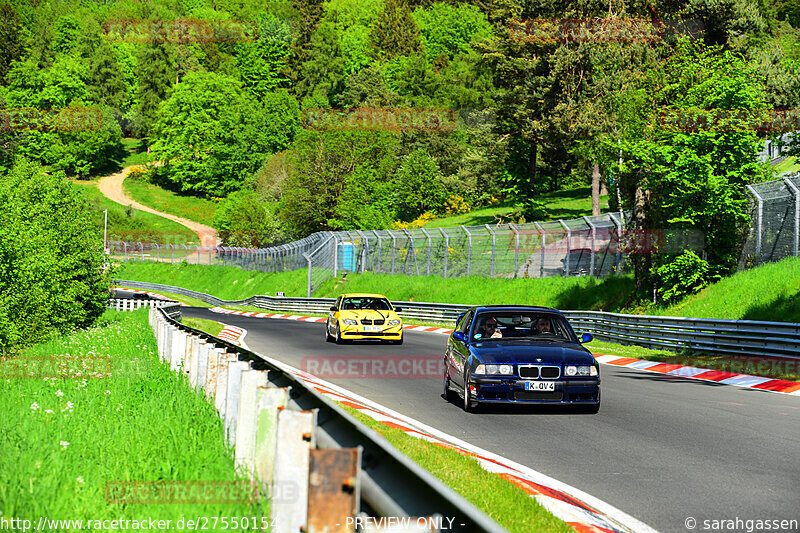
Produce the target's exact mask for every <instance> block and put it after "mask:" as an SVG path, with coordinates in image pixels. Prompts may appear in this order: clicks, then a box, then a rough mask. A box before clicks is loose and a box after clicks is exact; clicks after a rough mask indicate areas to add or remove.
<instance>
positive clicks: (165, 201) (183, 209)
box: [123, 179, 217, 226]
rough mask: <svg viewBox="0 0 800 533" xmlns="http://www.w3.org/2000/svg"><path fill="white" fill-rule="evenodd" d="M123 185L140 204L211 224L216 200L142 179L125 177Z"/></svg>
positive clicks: (129, 194)
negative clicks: (168, 188)
mask: <svg viewBox="0 0 800 533" xmlns="http://www.w3.org/2000/svg"><path fill="white" fill-rule="evenodd" d="M123 187H124V189H125V193H126V194H127V195H128V196H130V197H131V198H133V199H134V200H136V201H137V202H139V203H140V204H142V205H146V206H147V207H150V208H152V209H155V210H156V211H160V212H162V213H169V214H172V215H176V216H179V217H181V218H187V219H189V220H193V221H195V222H199V223H201V224H205V225H206V226H211V221H212V218H213V217H214V211H216V209H217V202H215V201H213V200H206V199H205V198H197V197H196V196H188V195H184V194H179V193H176V192H173V191H169V190H167V189H163V188H161V187H159V186H158V185H153V184H152V183H147V182H144V181H137V180H134V179H126V180H125V181H124V183H123Z"/></svg>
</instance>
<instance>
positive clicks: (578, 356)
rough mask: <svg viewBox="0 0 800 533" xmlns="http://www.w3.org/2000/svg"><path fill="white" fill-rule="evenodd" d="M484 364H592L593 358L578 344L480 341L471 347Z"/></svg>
mask: <svg viewBox="0 0 800 533" xmlns="http://www.w3.org/2000/svg"><path fill="white" fill-rule="evenodd" d="M471 348H472V351H473V353H474V354H475V355H477V356H478V358H479V359H480V360H481V361H483V362H484V363H498V364H502V363H517V364H519V363H522V364H527V363H539V362H538V361H536V359H541V363H542V364H544V363H551V364H574V365H591V364H594V362H595V361H594V357H593V356H592V354H590V353H588V352H587V351H586V349H585V348H584V347H583V346H581V345H580V344H573V343H567V342H564V343H562V342H546V341H523V340H519V341H499V342H496V341H490V340H489V341H481V342H476V343H474V344H472V345H471Z"/></svg>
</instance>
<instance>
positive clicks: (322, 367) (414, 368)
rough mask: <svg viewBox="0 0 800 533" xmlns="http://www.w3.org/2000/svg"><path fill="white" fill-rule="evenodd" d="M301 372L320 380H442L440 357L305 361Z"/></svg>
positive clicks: (312, 358) (330, 357) (313, 358)
mask: <svg viewBox="0 0 800 533" xmlns="http://www.w3.org/2000/svg"><path fill="white" fill-rule="evenodd" d="M300 368H301V369H302V370H303V371H304V372H308V373H309V374H311V375H313V376H315V377H318V378H320V379H426V378H441V377H442V375H443V373H444V360H443V358H442V356H440V355H410V356H409V355H403V356H388V357H387V356H381V357H358V356H344V357H342V356H328V357H304V358H303V360H302V362H301V365H300Z"/></svg>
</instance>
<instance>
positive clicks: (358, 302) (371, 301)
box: [342, 297, 392, 311]
mask: <svg viewBox="0 0 800 533" xmlns="http://www.w3.org/2000/svg"><path fill="white" fill-rule="evenodd" d="M355 309H373V310H375V311H391V309H392V306H391V304H390V303H389V300H387V299H385V298H369V297H363V298H345V299H344V300H342V310H343V311H347V310H355Z"/></svg>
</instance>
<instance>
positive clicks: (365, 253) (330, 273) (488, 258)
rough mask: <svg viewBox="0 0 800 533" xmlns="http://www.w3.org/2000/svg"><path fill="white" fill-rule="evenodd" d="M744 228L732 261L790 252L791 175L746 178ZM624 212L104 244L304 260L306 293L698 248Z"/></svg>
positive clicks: (572, 268) (796, 214)
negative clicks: (237, 241)
mask: <svg viewBox="0 0 800 533" xmlns="http://www.w3.org/2000/svg"><path fill="white" fill-rule="evenodd" d="M747 189H748V191H749V193H750V194H751V196H752V202H751V206H750V217H751V227H750V231H749V233H748V235H747V239H746V242H745V246H744V250H743V253H742V256H741V261H740V268H747V267H748V266H752V265H755V264H759V263H762V262H769V261H778V260H780V259H783V258H785V257H789V256H797V255H798V242H799V240H800V193H798V191H800V174H799V175H794V176H790V175H789V176H784V177H782V178H780V179H778V180H773V181H769V182H765V183H759V184H756V185H752V186H748V188H747ZM626 222H629V220H628V219H627V217H626V216H625V214H624V213H621V212H620V213H606V214H603V215H599V216H584V217H580V218H575V219H569V220H555V221H547V222H532V223H526V224H494V225H490V224H485V225H482V226H459V227H449V228H414V229H400V230H385V229H384V230H358V231H337V232H330V231H328V232H317V233H314V234H312V235H309V236H308V237H306V238H304V239H301V240H298V241H294V242H290V243H287V244H283V245H280V246H274V247H271V248H260V249H256V248H235V247H225V246H220V247H201V246H186V245H157V244H147V243H125V242H121V241H112V242H111V243H109V248H110V253H111V255H112V257H114V258H117V259H119V260H122V261H161V262H171V263H179V262H183V261H185V262H187V263H190V264H205V265H208V264H215V265H229V266H236V267H239V268H242V269H247V270H259V271H262V272H282V271H291V270H298V269H303V268H307V269H308V271H307V272H308V282H307V285H308V290H307V295H308V296H311V294H313V293H314V292H315V291H316V290H317V289H319V288H320V286H322V284H324V283H325V282H326V281H327V280H329V279H331V278H334V277H336V276H338V275H340V274H341V273H343V272H354V273H366V272H370V273H382V274H402V275H407V276H423V275H426V276H431V275H432V276H441V277H443V278H458V277H465V276H482V277H494V278H525V277H528V278H544V277H551V276H595V277H599V278H603V277H607V276H610V275H615V274H620V273H623V272H625V271H626V269H627V258H628V255H629V253H634V252H639V253H641V252H648V251H653V252H678V251H680V250H683V249H695V250H698V251H700V250H702V245H703V236H702V234H700V233H699V232H691V231H689V232H673V233H670V234H667V233H665V232H660V231H657V230H656V231H646V232H637V231H633V230H630V229H627V228H626Z"/></svg>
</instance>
